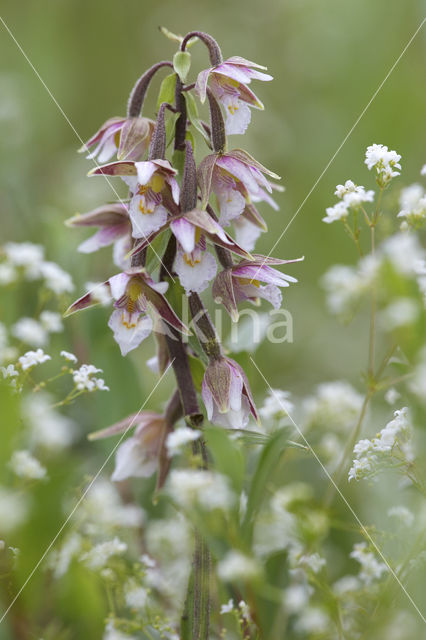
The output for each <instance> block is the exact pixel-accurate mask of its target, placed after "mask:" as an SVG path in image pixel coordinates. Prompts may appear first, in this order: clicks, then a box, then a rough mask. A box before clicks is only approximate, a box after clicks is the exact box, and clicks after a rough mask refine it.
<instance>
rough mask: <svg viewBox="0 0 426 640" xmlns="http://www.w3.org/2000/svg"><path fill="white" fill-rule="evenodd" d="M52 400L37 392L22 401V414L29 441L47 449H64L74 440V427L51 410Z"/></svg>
mask: <svg viewBox="0 0 426 640" xmlns="http://www.w3.org/2000/svg"><path fill="white" fill-rule="evenodd" d="M53 403H54V398H53V397H51V396H50V395H49V394H47V393H43V392H39V393H37V394H32V395H29V396H27V397H26V398H25V399H24V403H23V408H22V413H23V418H24V421H25V423H26V424H27V425H28V426H29V428H30V441H31V443H32V444H34V445H40V446H42V447H46V448H47V449H53V450H58V449H64V448H65V447H68V446H69V445H70V444H71V443H72V442H73V441H74V439H75V435H76V425H75V423H74V422H73V421H72V420H71V419H70V418H67V417H66V416H64V415H62V414H61V413H59V412H58V411H56V410H55V409H52V404H53Z"/></svg>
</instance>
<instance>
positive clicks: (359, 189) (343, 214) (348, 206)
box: [323, 180, 374, 224]
mask: <svg viewBox="0 0 426 640" xmlns="http://www.w3.org/2000/svg"><path fill="white" fill-rule="evenodd" d="M334 193H335V195H336V196H337V197H338V198H341V200H340V201H339V202H337V203H336V204H335V205H334V206H333V207H327V209H326V210H325V212H326V214H327V215H326V216H325V218H323V222H326V223H327V224H330V223H331V222H336V220H345V219H346V218H347V217H348V215H349V213H350V210H353V211H355V210H357V209H359V207H360V206H361V205H362V204H363V203H364V202H373V200H374V191H371V190H370V191H366V190H365V187H363V186H361V185H359V186H357V185H355V184H354V183H353V182H352V180H346V182H345V184H344V185H343V184H338V185H337V187H336V191H335V192H334Z"/></svg>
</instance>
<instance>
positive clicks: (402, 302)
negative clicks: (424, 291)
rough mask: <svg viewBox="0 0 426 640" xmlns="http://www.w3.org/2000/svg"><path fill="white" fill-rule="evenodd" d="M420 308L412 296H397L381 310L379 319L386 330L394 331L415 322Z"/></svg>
mask: <svg viewBox="0 0 426 640" xmlns="http://www.w3.org/2000/svg"><path fill="white" fill-rule="evenodd" d="M419 313H420V309H419V307H418V305H417V303H416V301H415V300H412V299H411V298H397V299H396V300H393V301H392V302H391V303H390V304H388V305H387V307H385V308H384V309H383V311H381V312H380V315H379V319H380V322H381V324H382V326H383V329H384V330H385V331H393V330H394V329H398V328H399V327H406V326H407V325H410V324H414V323H415V322H416V320H417V318H418V316H419Z"/></svg>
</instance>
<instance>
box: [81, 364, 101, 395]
mask: <svg viewBox="0 0 426 640" xmlns="http://www.w3.org/2000/svg"><path fill="white" fill-rule="evenodd" d="M95 373H102V369H97V368H96V367H95V366H94V365H93V364H82V365H81V367H80V368H79V369H76V370H75V371H73V374H72V377H73V379H74V384H75V386H76V388H77V389H78V390H79V391H96V390H97V389H99V390H100V391H109V387H107V386H106V384H105V380H104V379H103V378H97V377H96V376H95Z"/></svg>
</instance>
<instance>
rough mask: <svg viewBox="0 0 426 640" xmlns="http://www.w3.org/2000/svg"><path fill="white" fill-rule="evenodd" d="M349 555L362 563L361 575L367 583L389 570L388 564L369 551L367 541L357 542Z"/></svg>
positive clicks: (377, 578) (378, 578)
mask: <svg viewBox="0 0 426 640" xmlns="http://www.w3.org/2000/svg"><path fill="white" fill-rule="evenodd" d="M349 556H350V557H351V558H353V559H354V560H356V561H357V562H359V564H360V565H361V569H360V572H359V577H360V579H361V580H362V581H363V582H364V584H366V585H369V584H371V583H372V582H373V580H380V578H381V577H382V574H383V573H386V571H387V570H388V568H387V566H386V565H385V564H384V563H383V562H379V560H377V558H376V556H375V555H374V553H373V552H372V551H369V549H368V547H367V543H366V542H358V543H357V544H355V545H354V548H353V551H351V553H350V554H349Z"/></svg>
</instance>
